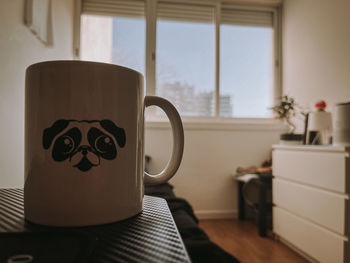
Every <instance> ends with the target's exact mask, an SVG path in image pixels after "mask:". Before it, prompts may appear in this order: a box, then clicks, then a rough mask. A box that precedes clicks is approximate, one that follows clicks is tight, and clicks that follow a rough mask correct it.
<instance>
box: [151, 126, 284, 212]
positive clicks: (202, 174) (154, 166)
mask: <svg viewBox="0 0 350 263" xmlns="http://www.w3.org/2000/svg"><path fill="white" fill-rule="evenodd" d="M184 128H185V150H184V156H183V161H182V164H181V166H180V169H179V171H178V172H177V174H176V176H175V177H174V178H173V179H171V181H170V183H171V184H173V185H174V186H175V189H174V190H175V193H176V195H177V196H179V197H183V198H185V199H187V200H188V201H189V202H190V203H191V205H192V206H193V208H194V209H195V212H196V214H197V215H198V216H199V217H200V218H219V217H222V218H225V217H233V216H236V213H237V198H236V197H237V191H236V184H235V182H234V180H233V178H232V175H231V173H233V172H234V171H235V170H236V169H237V167H239V166H242V167H247V166H250V165H257V166H259V165H261V163H262V162H263V161H264V160H266V159H268V158H270V151H271V145H272V144H274V143H277V142H278V141H279V134H280V133H281V132H282V128H281V125H278V124H277V125H276V124H270V125H269V124H257V125H253V124H250V125H247V124H215V123H214V124H191V123H184ZM145 138H146V150H145V151H146V154H148V155H150V156H151V157H152V160H151V166H150V169H151V172H153V173H156V172H159V171H161V169H162V168H163V167H165V165H166V163H167V161H168V158H169V155H170V151H171V145H172V138H171V130H170V128H168V126H166V125H160V124H151V125H147V129H146V136H145Z"/></svg>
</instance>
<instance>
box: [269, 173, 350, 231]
mask: <svg viewBox="0 0 350 263" xmlns="http://www.w3.org/2000/svg"><path fill="white" fill-rule="evenodd" d="M272 189H273V203H274V204H276V205H277V206H279V207H282V208H284V209H286V210H288V211H290V212H293V213H295V214H296V215H299V216H301V217H303V218H306V219H309V220H311V221H313V222H315V223H317V224H319V225H322V226H324V227H326V228H328V229H330V230H332V231H335V232H337V233H339V234H340V235H345V205H346V200H345V196H342V195H339V194H335V193H331V192H327V191H324V190H320V189H317V188H313V187H309V186H305V185H300V184H298V183H293V182H289V181H285V180H283V179H274V180H273V188H272Z"/></svg>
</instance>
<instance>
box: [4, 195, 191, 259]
mask: <svg viewBox="0 0 350 263" xmlns="http://www.w3.org/2000/svg"><path fill="white" fill-rule="evenodd" d="M53 229H54V230H57V228H51V227H42V226H39V225H35V224H32V223H29V222H27V221H25V220H24V213H23V189H0V235H1V233H8V232H35V231H37V232H40V231H41V232H42V231H48V230H50V231H51V230H53ZM62 229H67V228H60V232H62V231H61V230H62ZM68 229H69V230H72V229H73V230H75V229H76V230H78V231H79V232H82V233H86V234H88V235H93V236H94V237H96V238H97V242H96V246H95V249H94V250H93V252H92V254H91V256H90V259H89V262H190V259H189V257H188V254H187V252H186V249H185V247H184V244H183V242H182V239H181V237H180V234H179V232H178V230H177V228H176V225H175V222H174V220H173V218H172V215H171V213H170V210H169V208H168V205H167V203H166V201H165V200H164V199H162V198H158V197H152V196H144V200H143V211H142V213H140V214H139V215H137V216H135V217H132V218H129V219H126V220H123V221H121V222H117V223H112V224H105V225H99V226H89V227H79V228H68Z"/></svg>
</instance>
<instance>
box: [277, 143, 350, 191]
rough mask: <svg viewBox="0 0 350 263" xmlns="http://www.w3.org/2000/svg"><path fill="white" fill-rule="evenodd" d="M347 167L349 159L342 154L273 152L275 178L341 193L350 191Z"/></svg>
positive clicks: (293, 151) (295, 151)
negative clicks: (349, 189)
mask: <svg viewBox="0 0 350 263" xmlns="http://www.w3.org/2000/svg"><path fill="white" fill-rule="evenodd" d="M346 166H349V158H347V157H346V154H345V153H342V152H317V151H297V150H279V149H277V150H276V149H275V150H274V151H273V169H272V170H273V174H274V176H276V177H281V178H287V179H290V180H293V181H297V182H301V183H305V184H309V185H313V186H318V187H321V188H324V189H329V190H332V191H336V192H340V193H346V192H347V191H346V190H347V189H348V188H347V187H346V184H347V182H346ZM349 168H350V167H349ZM348 170H349V169H348Z"/></svg>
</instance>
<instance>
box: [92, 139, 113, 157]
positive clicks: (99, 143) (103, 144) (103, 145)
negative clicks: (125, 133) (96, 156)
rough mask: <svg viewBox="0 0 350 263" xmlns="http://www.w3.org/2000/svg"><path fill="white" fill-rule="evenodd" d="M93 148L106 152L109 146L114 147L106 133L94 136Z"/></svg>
mask: <svg viewBox="0 0 350 263" xmlns="http://www.w3.org/2000/svg"><path fill="white" fill-rule="evenodd" d="M95 148H96V149H97V150H98V151H99V152H101V153H105V152H108V151H110V149H111V148H114V143H113V140H112V139H111V138H110V137H108V136H106V135H101V136H99V137H97V138H96V141H95Z"/></svg>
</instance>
